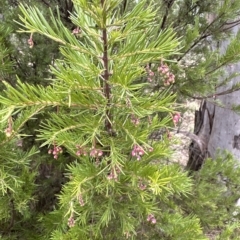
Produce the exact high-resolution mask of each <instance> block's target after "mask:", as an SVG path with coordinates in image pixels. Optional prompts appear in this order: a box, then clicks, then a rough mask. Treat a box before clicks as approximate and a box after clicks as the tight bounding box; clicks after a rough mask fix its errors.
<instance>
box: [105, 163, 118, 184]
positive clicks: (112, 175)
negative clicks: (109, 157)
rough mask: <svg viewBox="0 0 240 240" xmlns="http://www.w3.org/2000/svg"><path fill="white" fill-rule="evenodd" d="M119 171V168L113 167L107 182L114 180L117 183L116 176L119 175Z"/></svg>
mask: <svg viewBox="0 0 240 240" xmlns="http://www.w3.org/2000/svg"><path fill="white" fill-rule="evenodd" d="M120 172H121V171H120V169H119V167H117V166H115V167H114V168H112V169H111V172H110V173H109V174H108V176H107V178H108V179H109V180H115V181H117V178H118V175H119V174H120Z"/></svg>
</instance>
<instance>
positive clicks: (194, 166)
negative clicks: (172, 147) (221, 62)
mask: <svg viewBox="0 0 240 240" xmlns="http://www.w3.org/2000/svg"><path fill="white" fill-rule="evenodd" d="M239 29H240V26H235V27H234V28H233V33H234V34H236V33H237V31H238V30H239ZM228 43H229V41H224V42H223V43H222V44H221V46H220V51H221V52H222V53H224V51H225V49H226V46H227V45H228ZM226 71H227V72H228V74H229V75H230V74H232V73H235V72H240V63H236V64H234V65H231V66H228V67H226ZM239 80H240V79H239V77H235V78H233V79H232V80H231V81H230V82H229V83H228V84H227V85H226V86H224V87H221V88H219V89H217V93H219V92H223V91H226V90H227V89H229V88H230V87H231V86H232V85H234V84H236V83H238V82H239ZM213 100H219V101H220V102H221V103H222V104H223V105H224V107H219V106H217V105H214V104H213V103H211V102H213ZM233 105H240V91H235V92H233V93H229V94H225V95H221V96H218V95H217V94H216V99H207V100H203V101H202V103H201V106H200V109H199V110H198V111H196V113H195V129H194V133H195V134H196V135H197V136H198V137H199V138H200V139H201V140H202V142H203V145H204V148H203V149H201V148H200V146H199V144H198V143H197V142H196V141H193V142H192V143H191V145H190V149H189V161H188V163H187V168H188V169H190V170H194V171H196V170H198V169H199V168H200V167H201V165H202V164H203V162H204V159H205V158H206V157H212V158H214V157H215V155H216V152H217V150H218V149H220V150H228V151H229V152H231V153H232V154H233V156H234V157H235V158H237V159H239V160H240V115H238V114H236V113H235V112H233V111H232V110H231V108H232V106H233Z"/></svg>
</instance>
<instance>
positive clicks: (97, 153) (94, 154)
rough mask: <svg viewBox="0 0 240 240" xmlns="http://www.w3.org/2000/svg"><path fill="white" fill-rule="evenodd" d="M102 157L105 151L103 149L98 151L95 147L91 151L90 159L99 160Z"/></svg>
mask: <svg viewBox="0 0 240 240" xmlns="http://www.w3.org/2000/svg"><path fill="white" fill-rule="evenodd" d="M102 155H103V151H102V150H101V149H97V148H94V147H93V148H92V149H91V150H90V157H93V158H98V157H101V156H102Z"/></svg>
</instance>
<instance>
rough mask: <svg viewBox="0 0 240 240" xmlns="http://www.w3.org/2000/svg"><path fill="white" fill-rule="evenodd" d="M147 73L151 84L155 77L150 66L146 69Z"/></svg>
mask: <svg viewBox="0 0 240 240" xmlns="http://www.w3.org/2000/svg"><path fill="white" fill-rule="evenodd" d="M146 71H147V74H148V78H147V79H148V81H149V82H152V81H153V77H154V75H155V74H154V72H153V71H152V70H151V69H150V67H149V65H147V67H146Z"/></svg>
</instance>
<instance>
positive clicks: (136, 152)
mask: <svg viewBox="0 0 240 240" xmlns="http://www.w3.org/2000/svg"><path fill="white" fill-rule="evenodd" d="M147 151H148V152H152V151H153V148H152V147H150V148H148V149H147ZM144 153H145V151H144V149H143V147H141V146H139V145H137V144H135V145H134V146H133V149H132V152H131V154H132V156H133V157H136V158H137V160H140V159H141V157H142V156H143V155H144Z"/></svg>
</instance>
